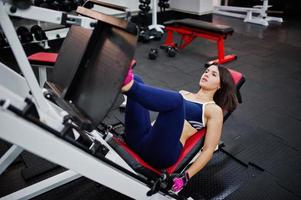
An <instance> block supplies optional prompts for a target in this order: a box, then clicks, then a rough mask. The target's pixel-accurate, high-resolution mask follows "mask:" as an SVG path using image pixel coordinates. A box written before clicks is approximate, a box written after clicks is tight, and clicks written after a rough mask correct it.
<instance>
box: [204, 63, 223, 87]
mask: <svg viewBox="0 0 301 200" xmlns="http://www.w3.org/2000/svg"><path fill="white" fill-rule="evenodd" d="M199 85H200V87H201V88H203V89H206V90H217V89H219V88H220V77H219V71H218V67H217V66H216V65H211V66H210V67H208V68H207V69H206V71H205V72H204V73H203V75H202V77H201V79H200V82H199Z"/></svg>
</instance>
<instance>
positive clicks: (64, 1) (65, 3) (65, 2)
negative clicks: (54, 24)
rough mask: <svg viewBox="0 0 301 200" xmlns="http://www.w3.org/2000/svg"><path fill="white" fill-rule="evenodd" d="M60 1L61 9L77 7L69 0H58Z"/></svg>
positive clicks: (69, 9)
mask: <svg viewBox="0 0 301 200" xmlns="http://www.w3.org/2000/svg"><path fill="white" fill-rule="evenodd" d="M60 3H61V10H62V11H66V12H70V11H72V10H75V9H76V7H77V6H76V4H75V3H74V2H73V1H71V0H60Z"/></svg>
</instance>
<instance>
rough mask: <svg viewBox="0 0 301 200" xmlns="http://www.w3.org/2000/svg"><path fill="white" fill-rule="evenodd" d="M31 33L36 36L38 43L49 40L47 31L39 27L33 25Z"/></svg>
mask: <svg viewBox="0 0 301 200" xmlns="http://www.w3.org/2000/svg"><path fill="white" fill-rule="evenodd" d="M30 31H31V33H32V34H33V35H34V38H35V39H36V40H37V41H41V40H47V39H48V38H47V36H46V33H45V31H43V30H42V28H41V27H40V26H39V25H33V26H32V27H31V29H30Z"/></svg>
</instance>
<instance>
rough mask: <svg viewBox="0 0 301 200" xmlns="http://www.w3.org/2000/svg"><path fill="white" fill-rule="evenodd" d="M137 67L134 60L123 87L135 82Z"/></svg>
mask: <svg viewBox="0 0 301 200" xmlns="http://www.w3.org/2000/svg"><path fill="white" fill-rule="evenodd" d="M135 65H136V60H135V59H133V60H132V62H131V67H130V69H129V71H128V73H127V75H126V77H125V79H124V81H123V85H126V84H128V83H129V82H131V80H133V78H134V71H133V68H134V67H135Z"/></svg>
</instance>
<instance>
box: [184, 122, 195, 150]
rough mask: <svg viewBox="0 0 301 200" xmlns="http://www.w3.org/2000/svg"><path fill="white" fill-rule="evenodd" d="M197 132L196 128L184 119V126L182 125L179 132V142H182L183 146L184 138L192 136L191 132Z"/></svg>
mask: <svg viewBox="0 0 301 200" xmlns="http://www.w3.org/2000/svg"><path fill="white" fill-rule="evenodd" d="M196 132H197V130H196V129H195V128H193V127H192V126H191V125H190V124H189V123H188V122H187V121H186V120H185V121H184V126H183V130H182V134H181V138H180V142H181V143H182V145H183V146H184V145H185V143H186V140H187V139H188V138H189V137H190V136H192V135H193V134H195V133H196Z"/></svg>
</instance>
